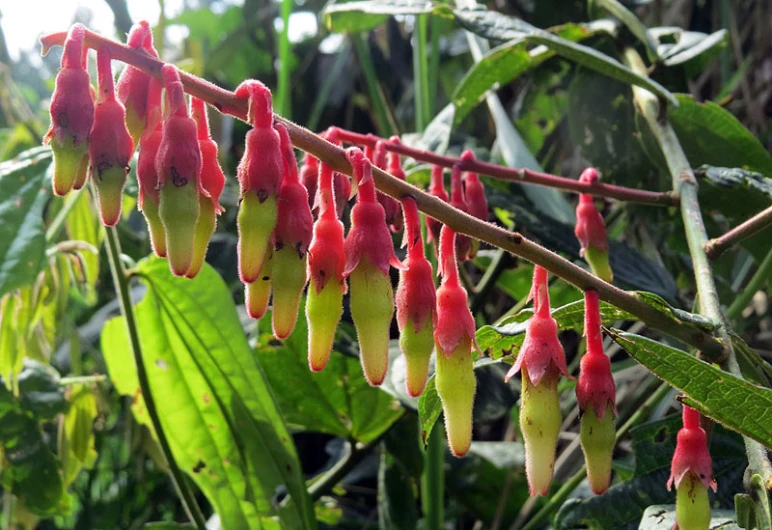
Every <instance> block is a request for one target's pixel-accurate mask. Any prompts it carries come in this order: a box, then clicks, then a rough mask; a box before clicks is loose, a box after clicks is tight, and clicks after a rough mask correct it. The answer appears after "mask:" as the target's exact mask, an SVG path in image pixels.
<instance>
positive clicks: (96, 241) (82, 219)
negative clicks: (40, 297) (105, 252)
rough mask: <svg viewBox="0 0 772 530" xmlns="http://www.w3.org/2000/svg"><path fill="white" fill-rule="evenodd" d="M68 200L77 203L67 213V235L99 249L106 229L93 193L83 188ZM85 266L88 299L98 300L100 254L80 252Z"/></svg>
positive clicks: (91, 300) (91, 301)
mask: <svg viewBox="0 0 772 530" xmlns="http://www.w3.org/2000/svg"><path fill="white" fill-rule="evenodd" d="M66 200H67V201H75V204H74V205H73V207H72V210H70V213H69V214H68V215H67V220H66V223H65V225H66V227H67V235H68V236H69V238H70V239H72V240H74V241H83V242H85V243H88V244H89V245H91V246H93V247H94V248H96V249H99V248H100V247H101V246H102V239H103V237H104V231H103V230H102V228H101V226H100V225H101V223H100V221H99V213H98V212H97V210H96V208H95V207H94V203H93V202H92V201H91V194H90V193H89V192H88V191H86V190H83V192H81V193H79V194H78V195H77V196H70V197H67V198H66ZM80 256H81V260H82V263H83V265H84V267H83V276H84V278H85V280H86V281H85V286H86V296H85V298H86V300H87V301H88V302H90V303H92V304H93V303H95V302H96V298H97V296H96V282H97V280H98V279H99V254H98V253H93V252H81V253H80Z"/></svg>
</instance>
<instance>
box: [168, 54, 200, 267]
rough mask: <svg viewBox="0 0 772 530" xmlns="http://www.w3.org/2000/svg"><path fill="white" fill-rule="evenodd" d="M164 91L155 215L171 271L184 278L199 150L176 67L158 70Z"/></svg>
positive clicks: (195, 209)
mask: <svg viewBox="0 0 772 530" xmlns="http://www.w3.org/2000/svg"><path fill="white" fill-rule="evenodd" d="M161 73H162V74H163V79H164V87H165V88H166V109H165V112H166V114H167V117H166V119H165V120H164V123H163V133H162V134H163V135H162V137H161V144H160V145H159V147H158V154H157V155H156V159H155V169H156V173H157V174H158V188H159V195H160V202H159V207H158V215H159V216H160V218H161V221H162V222H163V225H164V229H165V230H166V253H167V257H168V259H169V265H170V266H171V269H172V272H173V273H174V274H175V275H177V276H184V275H185V274H187V272H188V270H189V269H190V266H191V264H192V263H193V254H194V247H195V240H196V223H198V218H199V214H200V210H201V208H200V206H199V199H198V196H199V194H203V195H206V196H208V194H207V192H206V190H204V189H203V187H202V186H201V169H202V164H201V149H200V148H199V145H198V138H197V131H196V122H195V121H193V119H192V118H191V117H190V116H188V107H187V105H186V104H185V93H184V92H183V91H182V82H181V81H180V74H179V72H178V71H177V68H176V67H175V66H172V65H170V64H166V65H164V67H163V68H162V69H161Z"/></svg>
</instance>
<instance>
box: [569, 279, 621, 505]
mask: <svg viewBox="0 0 772 530" xmlns="http://www.w3.org/2000/svg"><path fill="white" fill-rule="evenodd" d="M600 328H601V318H600V309H599V303H598V293H597V292H596V291H585V293H584V334H585V336H586V337H587V351H586V353H585V354H584V356H583V357H582V361H581V366H580V369H579V381H577V384H576V401H577V403H578V404H579V411H580V412H581V413H582V419H581V438H580V439H581V442H582V450H583V451H584V459H585V462H586V463H587V476H588V478H589V481H590V486H591V487H592V491H593V492H594V493H595V494H597V495H600V494H601V493H603V492H604V491H606V490H607V489H608V487H609V483H610V482H611V457H612V454H613V452H614V440H615V434H616V432H615V426H614V418H615V416H616V405H615V402H616V401H615V400H616V390H615V387H614V378H613V377H612V376H611V362H610V360H609V358H608V356H606V354H605V353H603V341H602V340H601V334H600Z"/></svg>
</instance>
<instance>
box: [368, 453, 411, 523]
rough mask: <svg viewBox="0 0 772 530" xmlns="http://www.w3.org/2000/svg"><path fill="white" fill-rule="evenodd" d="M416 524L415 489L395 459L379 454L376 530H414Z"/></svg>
mask: <svg viewBox="0 0 772 530" xmlns="http://www.w3.org/2000/svg"><path fill="white" fill-rule="evenodd" d="M417 524H418V509H417V503H416V496H415V488H414V487H413V480H412V479H411V477H410V473H409V472H408V470H407V469H406V468H405V466H403V465H402V463H401V462H400V461H399V460H397V459H396V458H395V457H394V456H392V455H390V454H389V453H387V452H386V451H384V452H383V453H381V462H380V465H379V467H378V527H379V528H380V529H382V530H413V529H415V528H416V527H417Z"/></svg>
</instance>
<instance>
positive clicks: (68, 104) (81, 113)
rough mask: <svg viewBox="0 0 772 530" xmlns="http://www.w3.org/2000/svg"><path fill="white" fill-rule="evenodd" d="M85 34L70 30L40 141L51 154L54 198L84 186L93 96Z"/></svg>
mask: <svg viewBox="0 0 772 530" xmlns="http://www.w3.org/2000/svg"><path fill="white" fill-rule="evenodd" d="M85 33H86V28H85V26H83V24H75V25H74V26H72V28H70V32H69V33H68V34H67V40H66V41H65V43H64V54H63V55H62V67H61V69H60V70H59V73H58V74H56V86H55V88H54V93H53V95H52V96H51V107H50V113H51V128H50V129H49V130H48V133H46V136H45V139H44V140H45V142H46V143H50V144H51V150H52V151H53V154H54V178H53V188H54V193H56V194H57V195H66V194H67V193H68V192H69V191H70V190H73V189H76V190H78V189H80V188H82V187H83V185H84V184H85V183H86V171H87V169H88V142H89V135H90V133H91V126H92V124H93V123H94V96H93V93H92V88H91V81H90V80H89V77H88V72H87V71H86V51H85V48H84V46H83V39H84V37H85Z"/></svg>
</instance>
